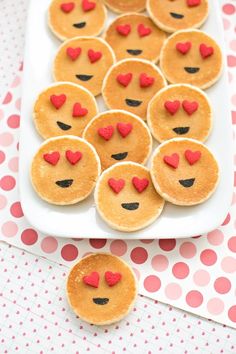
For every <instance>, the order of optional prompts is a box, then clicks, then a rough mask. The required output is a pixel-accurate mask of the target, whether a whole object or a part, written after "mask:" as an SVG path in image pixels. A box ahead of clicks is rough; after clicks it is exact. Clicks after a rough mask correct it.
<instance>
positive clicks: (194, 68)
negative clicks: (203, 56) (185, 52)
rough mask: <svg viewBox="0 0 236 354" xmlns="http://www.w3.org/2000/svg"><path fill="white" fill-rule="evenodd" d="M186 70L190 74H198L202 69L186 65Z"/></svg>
mask: <svg viewBox="0 0 236 354" xmlns="http://www.w3.org/2000/svg"><path fill="white" fill-rule="evenodd" d="M184 70H185V71H186V72H187V73H189V74H196V73H197V72H198V71H199V70H200V68H197V67H192V66H185V67H184Z"/></svg>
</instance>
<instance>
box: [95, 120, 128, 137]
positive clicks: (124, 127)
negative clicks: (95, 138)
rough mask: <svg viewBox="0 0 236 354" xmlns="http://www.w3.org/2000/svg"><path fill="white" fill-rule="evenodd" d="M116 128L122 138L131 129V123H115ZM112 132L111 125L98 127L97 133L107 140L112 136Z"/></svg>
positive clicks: (113, 129)
mask: <svg viewBox="0 0 236 354" xmlns="http://www.w3.org/2000/svg"><path fill="white" fill-rule="evenodd" d="M116 129H117V130H118V132H119V134H120V135H121V136H122V138H126V137H127V136H128V135H129V134H130V133H131V131H132V130H133V125H132V124H131V123H127V124H126V123H117V125H116ZM114 132H115V128H114V127H113V126H112V125H108V126H107V127H103V128H99V129H98V135H100V136H101V137H102V138H103V139H104V140H106V141H109V140H110V139H111V138H112V136H113V134H114Z"/></svg>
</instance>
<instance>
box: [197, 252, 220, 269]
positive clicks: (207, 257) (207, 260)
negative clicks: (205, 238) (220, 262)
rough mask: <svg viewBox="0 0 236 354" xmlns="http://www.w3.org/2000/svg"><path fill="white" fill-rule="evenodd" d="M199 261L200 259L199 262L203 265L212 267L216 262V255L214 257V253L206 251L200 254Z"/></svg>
mask: <svg viewBox="0 0 236 354" xmlns="http://www.w3.org/2000/svg"><path fill="white" fill-rule="evenodd" d="M200 259H201V262H202V263H203V264H205V265H206V266H212V265H213V264H215V263H216V261H217V255H216V253H215V251H213V250H210V249H206V250H204V251H202V252H201V255H200Z"/></svg>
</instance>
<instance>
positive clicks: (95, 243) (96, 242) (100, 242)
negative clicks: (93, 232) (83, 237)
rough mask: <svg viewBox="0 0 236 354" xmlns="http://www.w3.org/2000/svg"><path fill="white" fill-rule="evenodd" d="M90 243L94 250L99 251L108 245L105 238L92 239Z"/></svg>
mask: <svg viewBox="0 0 236 354" xmlns="http://www.w3.org/2000/svg"><path fill="white" fill-rule="evenodd" d="M89 243H90V245H91V246H92V247H93V248H97V249H98V248H102V247H104V246H105V244H106V243H107V240H105V239H104V238H98V239H90V240H89Z"/></svg>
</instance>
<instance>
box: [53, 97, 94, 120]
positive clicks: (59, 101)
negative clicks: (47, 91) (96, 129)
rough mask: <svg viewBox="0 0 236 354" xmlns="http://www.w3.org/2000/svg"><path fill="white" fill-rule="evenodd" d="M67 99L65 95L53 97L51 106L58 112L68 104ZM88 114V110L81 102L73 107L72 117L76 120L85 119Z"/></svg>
mask: <svg viewBox="0 0 236 354" xmlns="http://www.w3.org/2000/svg"><path fill="white" fill-rule="evenodd" d="M66 100H67V97H66V95H64V94H61V95H51V96H50V101H51V104H52V105H53V106H54V107H55V108H56V109H57V110H58V109H60V108H61V107H62V106H63V105H64V104H65V103H66ZM86 114H88V110H87V108H84V107H82V106H81V104H80V103H79V102H76V103H75V104H74V106H73V110H72V116H73V117H74V118H78V117H84V116H86Z"/></svg>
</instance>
